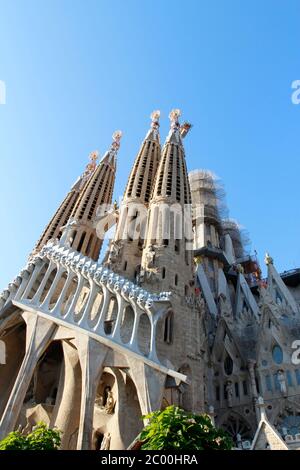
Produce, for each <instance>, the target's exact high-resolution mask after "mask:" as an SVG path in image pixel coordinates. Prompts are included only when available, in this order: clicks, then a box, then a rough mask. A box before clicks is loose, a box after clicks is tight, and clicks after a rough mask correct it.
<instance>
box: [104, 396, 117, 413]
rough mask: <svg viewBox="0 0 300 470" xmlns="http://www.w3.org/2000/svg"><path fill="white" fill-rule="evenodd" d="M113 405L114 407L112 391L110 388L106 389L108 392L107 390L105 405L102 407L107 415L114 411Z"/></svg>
mask: <svg viewBox="0 0 300 470" xmlns="http://www.w3.org/2000/svg"><path fill="white" fill-rule="evenodd" d="M114 407H115V400H114V397H113V394H112V391H111V390H108V392H107V399H106V403H105V407H104V409H105V412H106V413H107V414H108V415H111V414H113V412H114Z"/></svg>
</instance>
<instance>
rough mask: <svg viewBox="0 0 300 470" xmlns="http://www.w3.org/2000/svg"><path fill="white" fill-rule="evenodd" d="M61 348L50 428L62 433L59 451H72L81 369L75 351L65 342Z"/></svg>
mask: <svg viewBox="0 0 300 470" xmlns="http://www.w3.org/2000/svg"><path fill="white" fill-rule="evenodd" d="M62 347H63V352H64V364H63V370H62V372H61V376H60V382H59V387H58V392H57V398H56V402H57V403H56V404H55V408H54V410H53V414H52V417H51V422H50V426H51V427H54V426H55V427H57V428H58V429H60V431H62V438H61V449H63V450H73V449H74V447H75V448H76V441H75V444H73V443H72V442H71V441H72V440H71V436H72V435H73V434H74V433H76V430H77V429H78V426H79V414H80V403H81V402H80V400H81V388H82V387H81V368H80V360H79V356H78V351H77V349H76V348H75V347H74V346H72V344H69V343H68V342H67V341H62ZM70 446H71V447H70Z"/></svg>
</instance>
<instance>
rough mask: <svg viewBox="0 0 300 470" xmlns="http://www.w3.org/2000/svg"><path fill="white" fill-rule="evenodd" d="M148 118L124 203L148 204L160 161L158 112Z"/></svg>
mask: <svg viewBox="0 0 300 470" xmlns="http://www.w3.org/2000/svg"><path fill="white" fill-rule="evenodd" d="M150 117H151V128H150V129H149V130H148V132H147V134H146V137H145V139H144V140H143V142H142V145H141V147H140V150H139V152H138V154H137V157H136V159H135V162H134V165H133V168H132V170H131V172H130V175H129V178H128V183H127V187H126V190H125V193H124V201H126V200H128V199H138V201H139V202H141V203H145V204H148V202H149V200H150V196H151V189H152V184H153V180H154V177H155V174H156V170H157V165H158V162H159V159H160V136H159V117H160V111H153V113H151V116H150Z"/></svg>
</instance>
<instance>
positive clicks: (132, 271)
mask: <svg viewBox="0 0 300 470" xmlns="http://www.w3.org/2000/svg"><path fill="white" fill-rule="evenodd" d="M159 117H160V113H159V112H158V111H155V112H153V113H152V115H151V127H150V128H149V130H148V132H147V134H146V137H145V139H144V140H143V141H142V144H141V146H140V149H139V151H138V153H137V156H136V159H135V161H134V164H133V167H132V170H131V172H130V175H129V179H128V183H127V186H126V189H125V192H124V195H123V198H122V200H121V203H120V204H119V205H118V204H117V203H116V202H115V203H113V199H112V198H113V191H114V182H115V175H116V170H117V154H118V151H119V147H120V140H121V136H122V134H121V132H120V131H117V132H115V133H114V135H113V143H112V144H111V146H110V148H109V150H108V151H107V152H106V154H105V155H104V157H103V158H102V160H101V161H100V162H99V163H97V158H98V154H97V152H93V153H92V154H91V155H90V159H91V161H90V163H89V164H88V165H87V167H86V169H85V171H84V173H83V175H82V176H81V177H80V178H79V179H78V180H77V182H76V183H75V184H74V186H73V187H72V188H71V189H70V191H69V192H68V194H67V195H66V197H65V199H64V200H63V202H62V203H61V205H60V206H59V208H58V209H57V211H56V213H55V214H54V216H53V217H52V219H51V220H50V222H49V224H48V225H47V227H46V228H45V230H44V232H43V234H42V235H41V237H40V239H39V240H38V242H37V244H36V246H35V248H34V249H33V251H32V252H31V253H30V256H29V259H28V264H27V265H26V266H25V268H24V269H23V270H22V271H21V272H20V273H19V274H18V275H17V277H16V278H15V279H14V280H13V281H12V282H11V283H10V284H9V285H8V287H7V289H5V290H4V291H3V292H2V294H1V296H0V341H1V342H0V352H2V353H4V354H2V360H1V364H0V391H1V393H0V418H1V422H0V439H1V438H3V437H5V436H6V435H7V434H8V433H9V432H11V431H13V430H15V429H18V428H22V430H23V432H26V431H27V430H30V429H31V428H32V426H34V425H35V424H36V423H37V422H39V421H44V422H46V423H47V424H48V425H49V426H51V427H57V428H58V429H60V430H61V431H62V449H95V450H101V449H102V450H104V449H126V448H128V447H129V446H130V445H131V443H132V442H133V441H134V440H135V438H136V436H137V435H138V434H139V432H140V430H141V428H142V426H143V421H142V419H141V417H142V416H143V415H146V414H147V413H149V412H151V411H153V410H158V409H162V408H165V407H166V406H168V405H170V404H176V405H179V406H181V407H183V408H184V409H186V410H190V411H192V412H194V413H208V414H209V415H210V416H211V419H212V420H213V421H214V422H215V424H216V425H217V426H219V427H222V428H224V429H225V430H226V431H228V433H229V434H230V435H231V436H232V438H233V440H234V442H235V448H236V449H251V448H269V449H273V448H282V449H292V448H293V449H295V448H298V446H299V447H300V364H298V363H299V362H300V360H299V358H298V355H297V345H298V344H297V340H300V270H299V269H298V270H292V271H288V272H285V273H283V274H279V273H278V272H277V271H276V268H275V265H274V262H273V259H272V258H271V256H270V255H266V259H265V262H266V264H267V269H268V275H267V278H266V279H262V274H261V270H260V267H259V263H258V260H257V259H256V257H255V256H251V255H250V254H249V253H248V252H247V250H246V249H245V244H244V242H243V233H242V232H241V229H240V227H239V225H238V224H237V223H236V222H235V221H233V220H231V219H228V217H224V214H223V212H224V211H223V207H222V198H221V191H220V187H219V185H218V182H217V180H216V178H215V177H214V175H213V174H212V173H210V172H209V171H204V170H194V171H192V172H191V173H190V174H188V173H187V167H186V158H185V151H184V138H185V137H186V135H187V134H188V132H189V130H190V128H191V125H190V124H189V123H187V122H185V123H183V124H180V123H179V118H180V111H179V110H173V111H172V112H171V113H170V121H171V126H170V131H169V134H168V136H167V138H166V140H165V143H164V144H163V145H161V142H160V133H159ZM245 209H246V208H245ZM112 231H114V233H113V236H112V237H111V239H110V241H109V243H108V245H107V244H106V246H103V243H104V238H105V237H104V234H107V233H111V232H112ZM102 247H103V249H104V248H105V249H106V253H105V254H104V256H103V255H101V256H102V258H103V259H102V261H101V262H99V255H100V250H101V248H102ZM299 344H300V342H299Z"/></svg>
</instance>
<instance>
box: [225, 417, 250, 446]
mask: <svg viewBox="0 0 300 470" xmlns="http://www.w3.org/2000/svg"><path fill="white" fill-rule="evenodd" d="M221 427H222V428H223V429H224V430H225V431H226V432H228V434H229V435H230V436H231V438H232V440H233V442H234V443H235V445H236V447H240V448H242V447H243V442H244V441H250V442H251V441H252V439H253V432H252V429H251V426H250V424H249V423H248V422H247V421H246V420H245V419H244V418H243V417H242V416H240V415H239V414H237V413H230V414H229V415H228V416H227V418H226V419H225V420H224V421H223V424H222V425H221Z"/></svg>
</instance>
